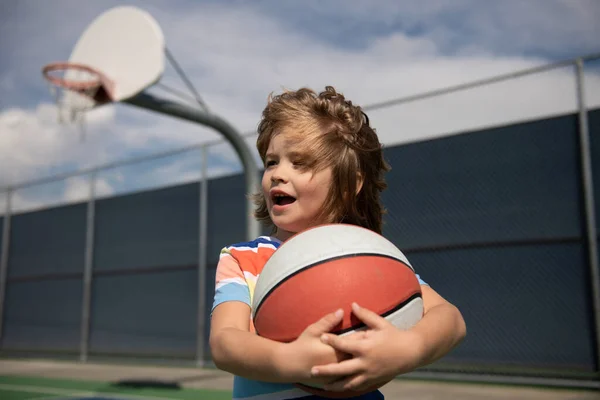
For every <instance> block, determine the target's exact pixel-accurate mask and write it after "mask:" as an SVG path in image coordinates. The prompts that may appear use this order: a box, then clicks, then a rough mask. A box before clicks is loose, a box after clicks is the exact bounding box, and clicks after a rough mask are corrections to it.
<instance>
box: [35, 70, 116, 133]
mask: <svg viewBox="0 0 600 400" xmlns="http://www.w3.org/2000/svg"><path fill="white" fill-rule="evenodd" d="M42 72H43V74H44V77H45V78H46V80H47V81H48V86H49V90H50V93H51V94H52V96H53V97H54V100H55V102H56V107H57V111H58V123H59V124H61V125H76V126H77V129H78V130H79V137H80V140H81V141H84V140H85V133H86V121H85V114H86V112H88V111H90V110H91V109H92V108H94V107H95V106H97V105H98V104H102V103H105V102H107V101H110V99H111V97H112V83H111V81H110V80H108V79H107V78H106V77H105V76H104V75H102V74H101V73H100V72H98V71H96V70H95V69H93V68H91V67H89V66H86V65H82V64H74V63H52V64H48V65H47V66H46V67H44V69H43V71H42Z"/></svg>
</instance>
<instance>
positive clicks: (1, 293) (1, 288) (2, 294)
mask: <svg viewBox="0 0 600 400" xmlns="http://www.w3.org/2000/svg"><path fill="white" fill-rule="evenodd" d="M12 193H13V191H12V189H10V188H9V189H8V190H7V191H6V211H5V212H4V219H3V222H2V243H1V244H0V343H2V339H3V338H4V310H5V308H6V307H5V305H6V279H7V276H8V253H9V249H10V214H11V212H12V210H11V197H12Z"/></svg>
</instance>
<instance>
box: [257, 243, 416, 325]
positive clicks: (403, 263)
mask: <svg viewBox="0 0 600 400" xmlns="http://www.w3.org/2000/svg"><path fill="white" fill-rule="evenodd" d="M363 256H377V257H383V258H389V259H391V260H395V261H398V262H399V263H401V264H402V265H404V266H405V267H406V268H408V269H410V271H411V272H412V273H414V272H415V271H414V270H413V269H412V267H410V266H409V265H408V264H406V263H405V262H404V261H402V260H400V259H399V258H396V257H392V256H388V255H385V254H378V253H354V254H344V255H343V256H337V257H331V258H328V259H326V260H321V261H317V262H316V263H313V264H310V265H307V266H305V267H303V268H301V269H299V270H297V271H296V272H294V273H293V274H290V275H288V276H286V277H285V279H283V280H281V281H279V283H277V285H275V286H273V287H272V288H271V290H269V291H268V292H267V293H265V295H264V296H263V298H262V300H261V301H260V303H259V304H258V306H256V310H254V315H257V314H258V311H259V310H260V308H261V307H262V305H263V303H264V301H265V299H266V298H267V297H269V295H270V294H271V293H273V292H274V291H275V289H277V288H278V287H279V286H281V285H283V283H284V282H286V281H287V280H288V279H291V278H292V277H293V276H294V275H297V274H299V273H300V272H302V271H304V270H307V269H309V268H312V267H316V266H317V265H320V264H325V263H327V262H330V261H335V260H339V259H342V258H351V257H363ZM258 279H260V276H259V277H258ZM332 312H333V311H332Z"/></svg>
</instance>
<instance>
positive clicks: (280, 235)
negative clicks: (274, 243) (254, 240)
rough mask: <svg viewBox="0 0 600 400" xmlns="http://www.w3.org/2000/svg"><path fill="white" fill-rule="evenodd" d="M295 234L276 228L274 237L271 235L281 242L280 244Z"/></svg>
mask: <svg viewBox="0 0 600 400" xmlns="http://www.w3.org/2000/svg"><path fill="white" fill-rule="evenodd" d="M295 234H296V232H288V231H284V230H283V229H279V228H277V231H276V232H275V235H273V236H274V237H275V238H277V239H279V240H281V241H282V242H285V241H286V240H288V239H289V238H291V237H292V236H294V235H295Z"/></svg>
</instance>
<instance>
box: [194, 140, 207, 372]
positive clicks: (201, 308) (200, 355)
mask: <svg viewBox="0 0 600 400" xmlns="http://www.w3.org/2000/svg"><path fill="white" fill-rule="evenodd" d="M201 149H202V150H201V151H202V155H201V157H202V164H201V165H202V166H201V174H200V194H199V199H198V200H199V201H198V202H199V203H200V204H199V206H200V210H199V221H198V228H199V237H198V324H197V331H196V335H197V336H196V364H197V365H198V366H200V367H201V366H204V342H205V337H204V331H205V330H206V324H205V319H206V267H207V263H208V254H207V248H206V247H207V237H208V220H207V217H208V173H207V169H208V149H207V146H206V145H204V146H202V148H201Z"/></svg>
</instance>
